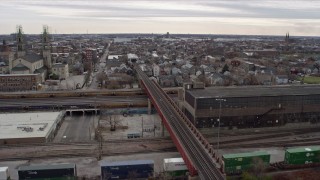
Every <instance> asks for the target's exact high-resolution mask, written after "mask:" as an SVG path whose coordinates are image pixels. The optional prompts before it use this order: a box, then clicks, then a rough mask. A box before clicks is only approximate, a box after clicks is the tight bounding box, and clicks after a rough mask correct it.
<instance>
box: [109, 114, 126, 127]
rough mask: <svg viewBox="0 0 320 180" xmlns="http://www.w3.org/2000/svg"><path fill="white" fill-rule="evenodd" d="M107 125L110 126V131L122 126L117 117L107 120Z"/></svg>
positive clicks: (112, 116)
mask: <svg viewBox="0 0 320 180" xmlns="http://www.w3.org/2000/svg"><path fill="white" fill-rule="evenodd" d="M107 123H108V124H109V125H110V130H111V131H115V130H116V129H117V127H119V126H122V120H121V119H120V117H119V116H117V115H111V116H109V117H108V118H107Z"/></svg>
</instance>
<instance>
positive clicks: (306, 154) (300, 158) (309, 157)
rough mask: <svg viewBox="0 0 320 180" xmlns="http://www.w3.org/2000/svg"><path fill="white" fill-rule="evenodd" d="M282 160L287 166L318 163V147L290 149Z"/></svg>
mask: <svg viewBox="0 0 320 180" xmlns="http://www.w3.org/2000/svg"><path fill="white" fill-rule="evenodd" d="M284 160H285V162H286V163H287V164H306V163H309V162H310V163H311V162H320V146H310V147H299V148H290V149H287V150H286V152H285V156H284Z"/></svg>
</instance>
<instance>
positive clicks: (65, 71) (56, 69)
mask: <svg viewBox="0 0 320 180" xmlns="http://www.w3.org/2000/svg"><path fill="white" fill-rule="evenodd" d="M52 73H53V74H56V75H58V76H59V79H66V78H68V77H69V66H68V64H62V63H56V64H53V67H52Z"/></svg>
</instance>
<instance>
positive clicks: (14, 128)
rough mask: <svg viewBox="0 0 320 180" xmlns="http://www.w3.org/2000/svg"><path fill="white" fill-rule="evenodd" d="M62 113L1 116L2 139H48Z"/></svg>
mask: <svg viewBox="0 0 320 180" xmlns="http://www.w3.org/2000/svg"><path fill="white" fill-rule="evenodd" d="M59 114H60V112H37V113H7V114H0V139H13V138H31V137H46V136H47V134H48V133H49V132H50V129H51V128H52V125H53V124H54V123H55V122H56V120H57V117H58V115H59Z"/></svg>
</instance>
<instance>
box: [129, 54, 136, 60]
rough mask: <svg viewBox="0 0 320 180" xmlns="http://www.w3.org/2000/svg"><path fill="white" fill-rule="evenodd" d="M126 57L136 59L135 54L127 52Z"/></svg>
mask: <svg viewBox="0 0 320 180" xmlns="http://www.w3.org/2000/svg"><path fill="white" fill-rule="evenodd" d="M128 59H138V56H137V55H136V54H131V53H129V54H128Z"/></svg>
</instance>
